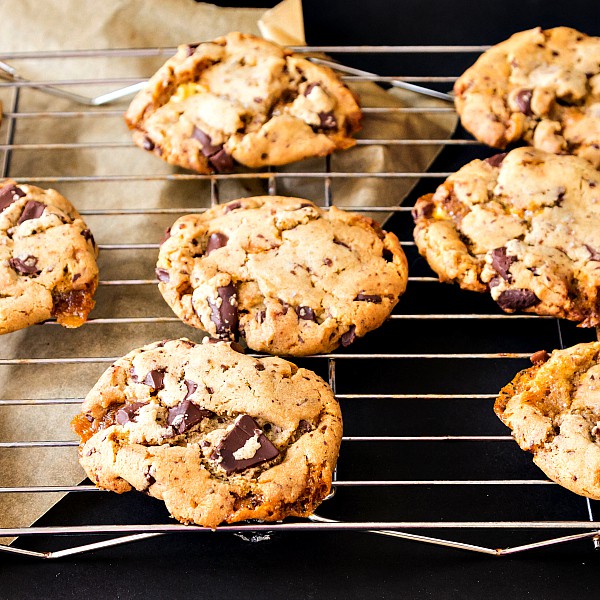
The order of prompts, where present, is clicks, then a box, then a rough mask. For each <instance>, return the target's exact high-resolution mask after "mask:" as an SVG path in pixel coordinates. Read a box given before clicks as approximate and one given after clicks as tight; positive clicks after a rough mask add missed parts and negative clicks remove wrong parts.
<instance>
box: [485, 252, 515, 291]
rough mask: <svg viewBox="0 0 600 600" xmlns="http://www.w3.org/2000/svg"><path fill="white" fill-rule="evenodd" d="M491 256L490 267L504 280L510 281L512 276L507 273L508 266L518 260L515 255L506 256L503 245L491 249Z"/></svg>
mask: <svg viewBox="0 0 600 600" xmlns="http://www.w3.org/2000/svg"><path fill="white" fill-rule="evenodd" d="M491 257H492V267H493V268H494V270H495V271H496V273H498V275H500V277H502V279H504V281H508V283H510V282H511V281H512V276H511V274H510V273H509V270H510V266H511V265H512V264H513V263H514V262H516V261H517V260H518V259H517V257H516V256H508V255H507V254H506V248H505V247H504V246H502V247H501V248H496V249H495V250H492V252H491Z"/></svg>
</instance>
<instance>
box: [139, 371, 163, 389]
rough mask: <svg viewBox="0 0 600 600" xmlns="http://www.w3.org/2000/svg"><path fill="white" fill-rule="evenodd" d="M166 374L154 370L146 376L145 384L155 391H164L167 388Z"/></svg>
mask: <svg viewBox="0 0 600 600" xmlns="http://www.w3.org/2000/svg"><path fill="white" fill-rule="evenodd" d="M164 382H165V372H164V371H162V370H158V369H153V370H152V371H150V373H148V375H146V378H145V379H144V382H143V383H145V384H146V385H149V386H150V387H151V388H154V389H155V390H162V389H163V388H164V387H165V383H164Z"/></svg>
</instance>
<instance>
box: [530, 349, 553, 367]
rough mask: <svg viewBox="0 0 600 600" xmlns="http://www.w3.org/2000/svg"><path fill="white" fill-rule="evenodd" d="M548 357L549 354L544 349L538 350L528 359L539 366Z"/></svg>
mask: <svg viewBox="0 0 600 600" xmlns="http://www.w3.org/2000/svg"><path fill="white" fill-rule="evenodd" d="M549 358H550V355H549V354H548V353H547V352H546V351H545V350H538V351H537V352H534V353H533V354H532V355H531V356H530V357H529V360H530V361H531V363H532V364H534V365H537V366H540V365H543V364H544V363H545V362H547V361H548V359H549Z"/></svg>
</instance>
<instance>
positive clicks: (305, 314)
mask: <svg viewBox="0 0 600 600" xmlns="http://www.w3.org/2000/svg"><path fill="white" fill-rule="evenodd" d="M296 314H297V315H298V318H299V319H303V320H305V321H314V322H315V323H316V322H317V317H316V316H315V311H314V310H313V309H312V308H310V307H309V306H297V307H296Z"/></svg>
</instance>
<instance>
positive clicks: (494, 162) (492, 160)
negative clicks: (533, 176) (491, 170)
mask: <svg viewBox="0 0 600 600" xmlns="http://www.w3.org/2000/svg"><path fill="white" fill-rule="evenodd" d="M507 154H508V153H507V152H501V153H500V154H494V156H490V157H489V158H486V159H485V160H484V161H483V162H484V163H487V164H488V165H490V167H499V166H500V165H501V164H502V163H503V162H504V158H505V157H506V155H507Z"/></svg>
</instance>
